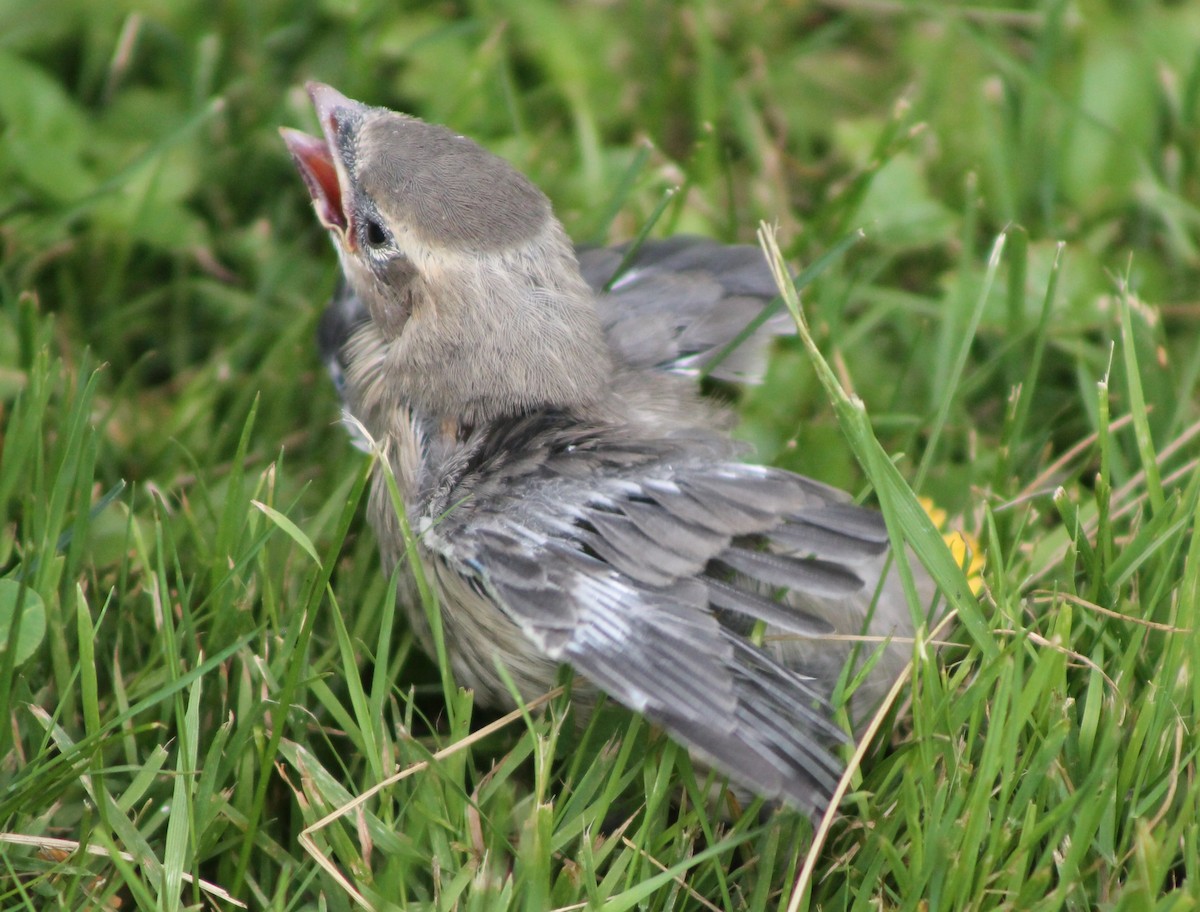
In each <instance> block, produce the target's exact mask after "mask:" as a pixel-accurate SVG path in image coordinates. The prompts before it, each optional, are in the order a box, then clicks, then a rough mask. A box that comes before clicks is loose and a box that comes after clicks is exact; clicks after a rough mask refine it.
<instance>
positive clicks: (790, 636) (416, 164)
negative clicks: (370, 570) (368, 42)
mask: <svg viewBox="0 0 1200 912" xmlns="http://www.w3.org/2000/svg"><path fill="white" fill-rule="evenodd" d="M309 93H310V95H311V96H312V100H313V103H314V105H315V107H316V113H317V118H318V120H319V122H320V128H321V132H322V135H321V136H320V137H314V136H309V135H307V134H304V133H301V132H298V131H295V130H290V129H284V130H282V133H283V136H284V139H285V141H286V143H287V146H288V149H289V150H290V152H291V154H292V157H293V159H294V161H295V164H296V167H297V168H298V169H299V172H300V174H301V176H302V177H303V179H304V182H305V184H306V185H307V187H308V191H309V194H310V195H311V197H312V201H313V205H314V208H315V209H316V213H317V217H318V218H319V219H320V221H321V224H322V225H324V226H325V227H326V228H327V229H328V230H329V232H330V234H331V236H332V238H333V242H334V247H335V248H336V250H337V253H338V257H339V259H340V261H341V268H342V272H343V274H344V276H345V286H344V288H343V289H342V291H340V292H339V294H338V295H337V296H335V299H334V302H333V303H332V305H331V306H330V308H329V310H328V311H327V313H326V314H325V316H324V317H323V319H322V322H321V329H320V342H321V346H322V348H323V350H324V351H325V353H326V356H327V359H328V360H329V362H330V366H331V370H332V372H333V375H334V378H335V381H337V382H338V384H339V388H340V390H341V393H342V396H343V399H344V402H345V405H346V409H347V411H348V413H349V414H350V415H352V416H353V418H354V419H355V420H356V421H357V422H360V423H361V425H362V427H364V428H365V429H366V431H367V432H368V434H369V435H370V438H372V439H373V440H374V441H375V442H376V445H377V446H378V448H379V451H380V453H381V456H382V458H383V459H386V460H387V461H388V463H389V464H390V467H391V470H392V471H393V472H394V474H395V478H396V481H397V483H398V485H399V488H400V491H401V494H402V496H403V501H404V507H405V509H406V511H407V514H408V515H407V519H408V522H409V524H410V526H411V528H412V529H413V530H414V531H415V533H416V534H417V535H418V536H419V547H418V551H419V554H420V560H421V562H422V565H423V570H424V572H425V574H426V576H427V578H428V579H429V580H430V581H431V583H432V585H433V587H434V589H435V590H436V593H437V595H438V598H439V603H440V611H441V618H442V625H443V631H444V637H445V644H446V650H447V653H448V655H449V660H450V663H451V665H452V670H453V673H454V676H455V678H456V679H457V681H458V682H459V683H460V684H462V685H464V686H467V687H470V688H473V689H474V691H475V694H476V698H477V700H478V701H479V702H481V703H487V704H493V705H498V706H511V705H512V703H513V698H512V695H511V693H510V691H509V688H508V685H507V684H506V682H505V679H504V676H503V675H502V674H501V673H500V672H499V671H498V670H497V665H503V666H504V668H505V669H506V670H507V673H508V675H509V676H510V677H511V680H512V681H513V682H514V683H515V685H516V688H517V689H518V691H519V692H520V694H521V696H522V698H524V699H532V698H534V697H536V696H538V695H540V694H541V693H544V692H545V691H546V690H548V689H549V688H551V687H552V686H553V685H554V683H555V681H556V678H557V675H558V669H559V666H560V665H561V664H562V663H566V664H568V665H570V666H572V667H573V668H574V669H575V670H576V671H577V673H578V674H579V676H581V677H582V678H583V679H584V681H585V683H583V684H582V686H580V685H577V687H576V693H577V694H580V693H581V692H582V695H581V699H582V700H583V701H584V702H585V703H586V702H587V700H588V692H589V685H590V687H594V688H598V689H600V690H602V691H604V692H606V693H607V694H608V695H609V696H610V697H612V698H613V699H615V700H617V701H619V702H621V703H622V704H624V705H625V706H627V707H629V708H631V709H634V710H636V711H638V712H640V713H643V714H644V715H645V716H646V717H648V718H649V719H651V720H652V721H654V722H655V723H657V724H659V725H660V726H662V727H663V728H664V729H665V730H666V731H667V732H668V733H669V734H670V735H671V736H672V737H674V738H675V739H676V740H678V741H679V742H680V743H682V744H683V745H685V746H686V747H687V748H688V749H689V750H690V751H691V753H692V754H693V755H694V756H695V757H697V758H698V759H699V760H700V761H702V762H704V763H707V764H709V765H711V766H712V767H714V768H716V769H717V770H719V771H721V772H723V773H725V774H727V775H728V776H729V777H730V778H731V779H732V780H734V781H735V782H736V783H740V784H741V785H742V786H744V787H746V788H748V789H749V790H751V791H753V792H754V793H757V794H759V795H762V796H764V797H765V798H767V799H769V800H772V801H781V802H785V803H787V804H790V805H793V806H795V807H797V808H800V809H802V810H805V811H807V812H809V813H818V812H820V811H822V810H823V809H824V807H825V806H826V805H827V803H828V799H829V796H830V794H831V793H832V791H833V789H834V787H835V785H836V783H837V781H838V778H839V776H840V774H841V771H842V768H843V765H842V763H841V762H840V761H839V759H838V757H837V755H836V754H835V753H834V750H835V748H836V745H837V744H838V742H839V741H840V740H842V739H844V737H845V736H844V734H843V733H842V731H841V730H840V729H839V728H838V726H837V725H835V724H834V723H833V721H832V715H831V714H832V708H831V707H830V705H829V702H828V701H829V696H830V691H831V688H832V686H833V684H834V682H835V681H836V680H837V677H838V675H839V674H840V672H841V671H842V669H843V667H844V665H845V664H846V662H847V661H848V659H849V657H850V656H851V651H852V648H853V647H852V644H851V643H848V642H847V641H846V640H845V639H844V638H840V637H834V636H833V635H836V634H851V635H853V634H860V633H864V632H869V633H872V634H874V635H877V636H883V637H892V636H894V637H896V638H897V640H896V641H891V642H888V643H886V644H885V645H884V646H883V647H881V648H880V649H879V654H878V655H877V656H875V657H873V659H872V660H873V661H875V664H874V666H873V668H872V670H871V672H870V674H869V675H868V679H867V682H866V685H865V686H864V687H862V688H860V689H859V692H858V694H857V695H856V696H855V701H856V703H855V705H854V709H855V710H856V713H857V711H858V710H859V709H860V706H861V707H864V708H865V706H866V705H867V703H869V701H871V700H874V699H877V697H878V696H879V695H880V694H881V693H882V691H883V689H884V688H886V687H887V686H888V685H889V684H890V683H891V681H892V680H894V678H895V676H896V675H897V674H898V673H899V671H900V670H901V669H902V668H903V666H904V664H905V662H906V661H907V659H908V658H909V656H910V647H909V645H908V644H907V643H906V642H902V641H901V640H902V639H903V638H905V637H907V636H909V635H910V634H911V632H912V620H911V617H912V614H911V612H910V610H909V607H908V605H907V604H906V601H905V599H904V597H903V595H902V593H901V591H900V587H899V584H898V581H897V580H896V579H895V577H896V574H894V573H887V574H886V576H885V569H886V567H887V565H888V563H889V561H888V542H887V534H886V531H885V528H884V525H883V523H882V521H881V518H880V517H879V516H878V514H876V513H874V512H872V511H869V510H866V509H862V508H860V507H857V506H855V505H853V504H852V503H850V502H849V498H848V497H847V496H846V495H845V494H844V493H842V492H840V491H837V490H834V489H832V488H830V487H828V486H826V485H823V484H820V483H819V482H816V481H813V480H811V479H808V478H804V477H802V476H800V475H796V474H793V473H790V472H786V471H783V470H780V469H773V468H767V467H763V466H757V465H747V464H745V463H743V462H742V461H740V459H739V454H740V451H739V447H738V445H736V444H735V443H733V442H732V441H731V440H730V439H729V437H728V435H727V427H728V418H727V416H726V414H725V413H724V412H723V411H722V410H720V409H719V408H717V407H716V406H714V405H713V404H712V403H711V401H709V400H706V399H704V398H702V397H701V396H700V395H699V392H698V390H697V384H696V382H695V379H694V375H695V374H696V373H697V372H698V371H699V370H701V369H702V368H704V367H705V366H706V365H707V364H708V363H709V362H711V361H713V360H714V359H715V358H717V357H718V356H720V355H722V354H724V351H723V350H724V349H725V348H726V347H727V345H728V343H729V342H731V341H732V340H733V339H734V337H735V336H736V335H737V334H738V332H739V331H740V330H741V329H742V328H743V327H744V326H745V325H746V324H747V323H748V322H749V321H750V319H751V318H752V317H753V316H754V315H755V314H756V313H757V312H758V311H759V310H760V309H761V308H762V306H763V305H764V303H765V302H766V301H769V300H770V299H771V298H772V297H773V296H774V285H773V283H772V281H771V276H770V272H769V271H768V270H767V268H766V266H765V263H764V262H763V261H762V259H761V256H760V255H759V254H758V252H757V251H756V250H754V249H753V248H750V247H726V246H722V245H718V244H715V243H713V242H709V241H700V240H698V239H695V238H684V239H673V240H669V241H661V242H651V243H649V244H646V245H645V246H644V247H643V248H641V250H639V251H638V252H637V253H636V254H635V255H634V256H632V257H631V258H630V262H629V263H628V264H627V266H628V268H627V269H626V271H624V272H623V273H622V274H620V275H615V271H616V269H617V267H618V265H619V264H620V263H621V261H622V259H623V254H624V251H622V250H621V249H616V250H614V249H607V248H596V249H591V250H576V249H575V248H574V247H573V246H572V244H571V242H570V240H569V239H568V238H567V236H566V234H565V232H564V231H563V228H562V226H561V225H560V224H559V222H558V221H557V219H556V218H555V217H554V214H553V213H552V211H551V207H550V203H549V201H548V200H547V199H546V197H545V196H544V195H543V194H542V193H541V192H540V191H539V190H538V189H537V188H536V187H535V186H534V185H533V184H532V183H531V182H530V181H529V180H528V179H526V178H525V177H524V176H523V175H522V174H520V173H519V172H518V171H516V170H515V169H514V168H513V167H512V166H510V165H509V164H508V163H507V162H505V161H504V160H502V159H500V158H498V157H497V156H495V155H492V154H490V153H489V152H486V151H485V150H483V149H482V148H480V147H479V146H478V145H476V144H475V143H474V142H472V141H471V140H469V139H466V138H464V137H462V136H459V135H456V134H455V133H453V132H452V131H450V130H448V129H446V128H444V127H441V126H436V125H433V124H427V123H424V122H422V121H421V120H418V119H416V118H414V117H409V116H406V115H403V114H398V113H394V112H392V111H389V110H387V109H384V108H378V107H370V106H367V105H364V104H361V103H360V102H357V101H353V100H351V99H349V98H346V97H345V96H344V95H341V94H340V93H338V92H337V91H335V90H334V89H332V88H330V87H328V86H324V85H319V84H310V85H309ZM778 329H779V327H778V325H777V324H774V325H772V324H768V325H767V326H765V327H764V328H763V329H762V330H761V331H760V332H759V333H758V334H757V335H756V337H755V339H752V340H751V343H750V344H749V345H748V346H746V347H744V348H743V349H739V351H738V352H737V353H736V354H735V356H734V358H733V359H726V360H723V361H722V362H721V363H720V364H719V365H717V366H716V367H715V369H714V372H715V373H717V374H718V375H726V376H734V377H749V378H751V379H752V378H753V376H754V375H755V373H756V370H757V358H756V356H757V355H759V354H761V348H762V342H763V341H764V339H767V338H769V337H770V335H771V333H772V332H776V331H778ZM368 519H369V522H370V523H371V525H372V527H373V528H374V530H375V533H376V535H377V537H378V539H379V544H380V550H381V554H382V558H383V564H384V569H385V570H386V571H388V572H389V573H390V572H391V571H392V570H393V569H394V568H395V567H396V566H397V564H398V563H399V562H401V561H402V560H403V559H404V557H405V545H404V541H403V537H402V534H401V524H400V522H399V520H398V517H397V516H396V513H395V510H394V508H393V505H392V502H391V500H390V498H389V496H388V492H387V489H386V486H385V484H384V480H383V477H382V473H379V472H377V473H376V476H375V478H374V479H373V484H372V491H371V494H370V497H369V504H368ZM922 588H923V591H925V592H931V591H932V590H931V588H930V585H929V582H928V580H927V579H924V578H923V579H922ZM400 599H401V603H402V606H403V608H404V609H405V610H406V611H407V615H408V618H409V620H410V622H411V623H412V625H413V627H414V629H415V630H416V632H417V634H418V636H419V637H420V638H421V639H422V641H423V642H424V644H425V646H426V648H430V647H431V634H430V630H429V626H428V621H427V618H426V615H425V612H424V611H423V609H422V608H421V605H420V602H419V600H418V599H417V598H416V596H415V593H414V591H413V587H412V586H411V584H410V585H409V586H408V587H407V589H406V590H404V591H402V592H401V595H400ZM760 622H761V623H760ZM764 632H765V637H763V636H758V637H755V636H753V634H755V633H758V634H762V633H764ZM758 642H761V645H756V643H758ZM873 649H874V647H873V646H868V647H866V649H865V652H867V653H870V652H871V651H872V650H873Z"/></svg>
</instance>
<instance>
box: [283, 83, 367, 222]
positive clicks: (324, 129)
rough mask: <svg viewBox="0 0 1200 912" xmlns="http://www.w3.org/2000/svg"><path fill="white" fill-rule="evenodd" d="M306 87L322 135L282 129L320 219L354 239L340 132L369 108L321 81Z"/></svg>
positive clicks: (287, 128) (284, 139)
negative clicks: (350, 120)
mask: <svg viewBox="0 0 1200 912" xmlns="http://www.w3.org/2000/svg"><path fill="white" fill-rule="evenodd" d="M306 88H307V89H308V95H309V97H310V98H311V99H312V102H313V107H315V108H316V109H317V121H318V122H319V123H320V125H321V133H322V135H321V136H310V135H309V134H307V133H302V132H300V131H299V130H293V129H291V128H289V127H281V128H280V129H279V132H280V135H282V136H283V141H284V142H285V143H286V144H287V147H288V151H289V152H290V153H291V154H292V161H293V162H295V164H296V170H297V171H299V172H300V176H301V177H302V178H303V179H304V184H305V186H306V187H308V195H309V196H311V197H312V201H313V208H314V209H315V210H316V212H317V218H318V219H320V221H321V224H322V225H324V226H325V227H326V228H328V229H329V230H330V231H333V232H335V233H336V234H338V235H340V236H341V237H342V238H343V239H344V240H345V241H347V242H351V241H352V238H353V232H351V231H350V230H349V228H350V219H349V216H348V214H347V212H346V206H345V205H344V203H343V192H342V191H343V188H344V187H346V186H347V184H348V177H347V175H346V173H345V165H344V164H343V163H342V158H341V154H340V152H339V144H338V135H339V133H340V132H341V131H342V130H343V128H344V125H345V124H346V122H347V121H348V120H349V119H350V118H353V117H357V116H359V115H361V113H362V112H363V111H365V110H366V105H363V104H361V103H360V102H357V101H354V100H353V99H351V98H347V97H346V96H345V95H343V94H342V93H341V92H339V91H337V89H334V88H331V87H330V86H327V85H322V84H321V83H319V82H310V83H308V85H307V86H306Z"/></svg>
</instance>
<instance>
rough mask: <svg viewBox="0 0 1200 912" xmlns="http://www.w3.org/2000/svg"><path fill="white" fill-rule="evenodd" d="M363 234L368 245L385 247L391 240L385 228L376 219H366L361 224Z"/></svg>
mask: <svg viewBox="0 0 1200 912" xmlns="http://www.w3.org/2000/svg"><path fill="white" fill-rule="evenodd" d="M363 235H364V237H365V238H366V241H367V246H368V247H375V248H379V247H385V246H387V244H388V242H389V241H390V240H391V237H390V236H389V235H388V233H387V229H386V228H384V227H383V225H381V224H379V222H378V220H376V219H367V221H366V224H365V225H364V226H363Z"/></svg>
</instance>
